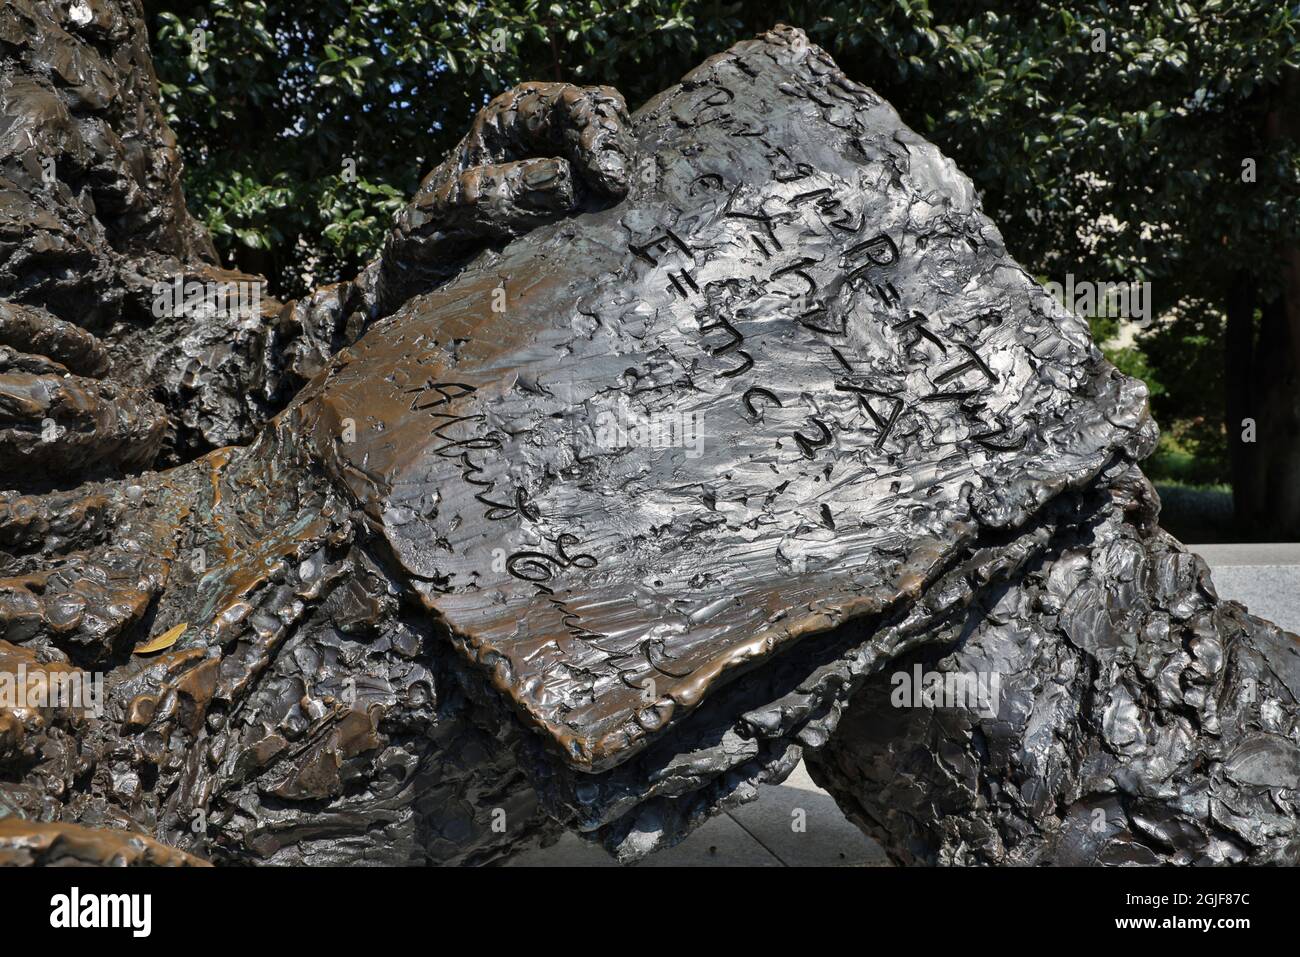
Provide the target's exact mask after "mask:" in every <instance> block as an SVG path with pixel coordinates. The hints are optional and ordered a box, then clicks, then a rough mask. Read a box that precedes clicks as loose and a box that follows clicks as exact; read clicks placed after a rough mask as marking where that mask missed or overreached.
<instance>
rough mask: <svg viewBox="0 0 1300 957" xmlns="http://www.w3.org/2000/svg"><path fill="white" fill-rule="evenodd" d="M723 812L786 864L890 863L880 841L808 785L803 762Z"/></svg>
mask: <svg viewBox="0 0 1300 957" xmlns="http://www.w3.org/2000/svg"><path fill="white" fill-rule="evenodd" d="M728 813H729V814H730V816H731V817H732V818H733V819H734V820H735V821H736V822H737V823H738V824H740V826H741V827H743V828H744V829H745V830H746V831H747V832H748V833H749V834H751V835H752V836H753V837H754V839H755V840H757V841H758V842H759V843H760V844H762V845H763V846H764V847H766V848H767V849H768V850H769V851H771V852H772V853H773V854H775V855H776V856H777V857H778V858H780V860H781V862H782V863H783V864H786V865H787V866H789V867H827V866H842V867H867V866H880V865H887V864H888V863H889V861H888V859H887V858H886V857H885V853H884V851H882V850H881V849H880V845H878V844H876V842H875V841H873V840H871V839H870V838H868V837H867V836H866V835H865V834H863V833H862V832H861V831H859V830H858V829H857V827H856V826H855V825H853V824H850V823H849V821H848V820H847V819H846V818H845V817H844V815H843V814H842V813H840V809H839V807H837V806H836V804H835V801H834V800H833V799H832V798H831V796H830V795H829V794H827V793H826V792H825V791H823V790H822V789H821V788H819V787H817V785H815V784H813V781H812V778H810V777H809V776H808V771H807V770H806V769H805V768H804V766H803V764H800V765H799V767H797V768H796V769H795V770H794V773H793V774H791V775H790V777H788V778H787V779H786V781H785V783H784V784H782V785H779V786H777V787H766V788H763V789H762V792H761V794H760V796H759V799H758V800H757V801H755V802H754V803H752V804H746V805H744V806H742V807H738V808H735V809H733V810H731V811H729V812H728ZM796 826H799V827H801V828H802V829H801V830H798V829H796Z"/></svg>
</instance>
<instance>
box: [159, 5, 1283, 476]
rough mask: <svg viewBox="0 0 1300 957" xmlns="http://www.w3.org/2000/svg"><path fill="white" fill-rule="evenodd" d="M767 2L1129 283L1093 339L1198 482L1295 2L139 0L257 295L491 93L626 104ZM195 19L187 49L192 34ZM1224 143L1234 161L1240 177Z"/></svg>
mask: <svg viewBox="0 0 1300 957" xmlns="http://www.w3.org/2000/svg"><path fill="white" fill-rule="evenodd" d="M777 21H784V22H788V23H791V24H794V25H797V26H802V27H803V28H804V29H806V30H807V31H808V32H809V34H810V35H811V36H812V38H813V39H814V40H815V41H816V42H818V43H819V44H821V45H822V46H824V47H825V48H826V49H827V50H829V51H830V52H831V54H832V55H833V56H835V57H836V59H837V60H838V61H839V62H840V64H841V66H843V67H844V69H845V70H846V72H848V73H849V75H851V76H853V77H855V78H857V79H859V80H861V81H863V82H864V83H866V84H868V85H869V86H872V87H873V88H875V89H876V90H878V91H879V92H880V93H881V94H883V95H884V96H885V97H887V98H888V99H889V100H890V101H891V102H892V103H893V104H894V105H895V106H896V107H897V108H898V110H899V112H900V113H901V114H902V116H903V118H904V119H905V121H907V122H908V123H909V124H910V125H911V126H913V127H914V128H916V129H917V130H918V131H920V132H921V133H923V134H924V135H925V136H927V137H928V138H930V139H932V140H934V141H935V142H936V143H937V144H939V146H940V147H942V148H943V149H944V150H945V151H946V152H948V153H949V154H950V155H952V156H953V157H954V158H955V159H956V160H957V162H958V164H959V165H960V166H961V168H962V169H963V170H965V171H966V173H967V174H969V175H970V176H971V178H972V179H973V180H974V181H975V183H976V185H977V187H978V188H979V189H980V190H981V192H982V194H983V197H984V202H985V206H986V208H987V209H988V211H989V214H990V215H991V216H992V218H993V219H994V221H995V222H998V223H999V224H1000V225H1001V227H1002V230H1003V233H1004V235H1005V236H1006V238H1007V241H1008V244H1009V246H1010V248H1011V251H1012V253H1013V254H1014V255H1015V256H1016V258H1017V259H1019V260H1020V261H1021V262H1023V263H1024V264H1025V265H1026V266H1027V267H1028V268H1030V269H1031V270H1032V271H1033V272H1034V273H1036V274H1039V275H1041V276H1043V277H1044V278H1047V279H1055V280H1057V281H1063V280H1064V277H1065V274H1067V273H1073V274H1074V276H1075V277H1076V278H1077V279H1080V280H1087V281H1093V282H1101V281H1107V280H1117V281H1118V280H1122V281H1144V280H1145V281H1150V282H1151V284H1152V291H1153V294H1154V310H1153V312H1154V315H1155V316H1156V317H1157V327H1156V329H1155V330H1154V331H1152V332H1150V333H1148V334H1146V335H1143V336H1139V337H1138V339H1137V340H1136V341H1135V342H1128V341H1127V340H1125V341H1126V342H1127V345H1125V346H1123V347H1117V348H1115V349H1112V350H1111V351H1112V355H1113V356H1114V357H1115V358H1116V359H1117V361H1118V362H1119V363H1120V364H1121V366H1122V367H1124V368H1125V369H1126V370H1127V371H1130V372H1133V373H1135V374H1140V375H1142V376H1143V377H1144V378H1146V379H1147V380H1148V381H1149V382H1150V383H1152V385H1153V387H1154V388H1153V391H1154V392H1156V393H1157V394H1156V403H1157V405H1156V411H1157V413H1158V414H1159V416H1160V418H1161V420H1162V422H1164V423H1165V424H1166V425H1168V426H1171V427H1173V428H1174V430H1175V431H1176V432H1178V433H1179V434H1178V436H1177V437H1178V440H1179V442H1180V443H1181V445H1182V447H1184V448H1185V449H1187V450H1189V451H1190V452H1192V453H1193V454H1194V457H1195V458H1197V460H1198V462H1199V463H1200V466H1201V467H1203V469H1202V473H1203V474H1201V475H1200V477H1201V478H1202V479H1204V480H1206V481H1222V480H1223V479H1224V477H1225V475H1226V464H1225V463H1226V460H1227V459H1226V452H1225V440H1224V429H1223V412H1222V409H1223V389H1224V383H1223V375H1222V361H1221V359H1220V358H1219V350H1220V349H1221V342H1222V329H1221V326H1222V322H1223V319H1222V316H1221V309H1222V304H1223V300H1224V297H1225V295H1226V291H1227V289H1228V287H1229V285H1230V283H1231V282H1232V279H1233V277H1234V276H1240V275H1242V274H1243V273H1244V274H1249V275H1250V276H1251V277H1254V278H1255V280H1256V282H1255V285H1256V286H1257V288H1258V289H1259V292H1260V295H1261V296H1262V297H1264V298H1266V299H1267V298H1272V297H1274V296H1276V295H1277V294H1278V291H1279V289H1280V283H1279V279H1278V277H1279V276H1280V274H1281V270H1280V265H1279V261H1278V256H1279V253H1280V251H1281V250H1283V249H1285V248H1287V247H1292V246H1295V245H1296V232H1297V229H1300V153H1297V149H1296V146H1295V144H1294V143H1293V142H1292V141H1291V140H1290V139H1288V138H1286V137H1285V136H1284V135H1280V134H1279V133H1278V129H1279V128H1281V129H1282V130H1283V132H1285V129H1286V127H1285V124H1282V125H1281V126H1280V127H1279V124H1278V123H1277V122H1275V116H1276V111H1277V110H1279V109H1280V108H1285V104H1281V103H1279V99H1280V97H1279V91H1280V89H1281V85H1282V82H1283V78H1284V75H1285V73H1286V71H1287V70H1288V69H1295V68H1296V65H1297V63H1300V6H1297V5H1296V4H1286V3H1279V2H1277V0H1257V2H1234V0H1210V2H1196V3H1193V2H1186V3H1179V2H1170V0H1155V2H1149V3H1145V4H1142V5H1138V6H1130V5H1128V4H1126V3H1116V4H1108V3H1065V2H1038V3H1033V2H1017V3H1006V4H989V3H978V2H948V3H934V4H931V3H924V2H908V0H881V2H859V3H849V2H828V3H797V2H794V3H791V2H786V3H780V2H778V3H772V2H768V0H764V2H738V3H718V2H691V0H640V2H636V0H632V2H627V0H579V2H569V3H550V4H547V3H536V2H515V3H510V2H498V0H487V2H479V3H454V4H446V3H428V2H401V0H375V2H369V3H363V2H351V3H349V2H343V0H318V2H310V3H303V2H295V3H285V2H281V0H262V2H256V0H246V2H239V0H210V2H207V3H189V4H186V3H179V2H168V0H161V2H160V3H158V4H154V5H151V9H150V22H151V29H152V31H153V36H152V39H153V46H154V52H155V58H156V62H157V67H158V72H159V77H160V80H161V81H162V83H163V92H164V97H165V100H166V103H167V105H168V108H169V110H170V113H171V115H170V119H171V122H172V124H173V127H174V128H175V130H176V132H177V135H178V137H179V139H180V141H181V143H182V146H183V148H184V150H185V156H186V160H187V164H188V168H187V172H186V185H187V189H188V195H189V198H190V204H191V207H192V208H193V209H194V210H195V212H196V213H197V214H198V215H199V216H201V217H202V218H203V219H205V220H206V222H207V223H208V224H209V225H210V226H211V227H212V229H213V232H214V233H215V236H216V240H217V243H218V245H219V247H220V248H221V250H222V253H223V255H224V256H225V257H226V258H227V260H228V261H233V262H236V263H238V264H239V265H241V266H243V267H245V268H249V269H254V270H257V271H260V272H263V273H266V274H268V275H269V276H270V278H271V279H272V282H273V285H275V286H276V287H278V289H279V291H280V292H281V293H283V294H296V293H301V292H302V291H304V290H305V289H306V288H307V287H308V285H309V284H312V283H319V282H322V281H328V280H332V279H336V278H339V277H341V276H344V275H349V274H351V273H353V272H354V271H355V269H356V268H357V266H358V265H359V264H360V263H362V262H364V261H365V260H366V259H367V258H368V257H369V255H370V254H371V253H372V252H373V250H374V249H375V248H376V246H377V244H378V242H379V239H380V237H381V235H382V232H383V228H384V226H385V224H386V223H387V221H388V219H389V216H390V215H391V213H392V211H393V209H394V208H395V207H396V206H398V205H399V204H400V203H401V202H402V201H403V199H404V198H405V197H406V196H407V195H409V194H410V193H411V192H412V191H413V190H414V188H415V186H416V184H417V183H418V181H419V177H420V176H421V175H423V173H425V172H427V171H428V170H429V169H430V168H432V167H433V166H434V165H435V164H436V163H437V161H438V160H439V159H440V158H441V156H442V155H443V153H444V152H445V151H446V150H447V149H449V148H450V147H451V146H452V145H453V144H454V143H455V142H456V140H457V139H458V138H459V137H460V136H461V134H462V132H463V131H464V129H465V128H466V126H467V124H468V122H469V119H470V117H471V116H472V115H473V113H474V112H475V111H476V110H477V109H478V107H479V106H481V105H482V104H483V103H484V102H486V100H487V99H488V98H489V97H490V96H492V95H494V94H496V93H498V92H500V91H502V90H504V89H506V88H508V87H510V86H511V85H513V84H515V83H517V82H520V81H523V80H530V79H531V80H536V79H540V80H551V79H563V80H569V81H573V82H577V83H602V84H608V85H611V86H615V87H617V88H618V89H619V90H621V91H622V92H623V93H624V95H625V96H626V97H627V99H628V103H629V106H630V107H632V108H635V107H636V106H638V105H639V104H640V103H641V102H642V101H643V100H644V99H645V98H646V97H648V96H649V95H651V94H653V93H654V92H656V91H658V90H660V89H662V88H663V87H665V86H667V85H669V84H671V83H672V82H675V81H676V80H677V79H678V78H679V77H680V75H681V74H682V73H683V72H685V71H686V70H688V69H689V68H690V67H691V66H693V65H694V64H696V63H697V62H699V61H700V60H701V59H703V58H704V57H705V56H706V55H709V54H712V53H714V52H717V51H720V50H722V49H725V48H726V47H727V46H728V45H730V44H731V43H733V42H735V41H736V40H738V39H741V38H744V37H746V36H749V35H752V34H754V33H756V32H758V31H759V30H762V29H765V28H767V27H769V26H771V25H772V24H773V23H775V22H777ZM199 28H201V29H202V30H203V31H204V33H203V39H204V41H205V44H206V52H203V53H195V52H194V49H193V44H192V38H193V35H194V34H193V31H194V30H195V29H199ZM1291 109H1292V110H1294V109H1295V107H1294V106H1292V107H1291ZM347 157H351V158H354V159H355V160H356V179H355V181H352V182H349V181H347V180H345V178H344V160H345V158H347ZM1246 159H1250V160H1253V161H1254V165H1255V182H1253V183H1246V182H1243V181H1242V171H1243V161H1245V160H1246ZM1117 331H1122V329H1119V330H1117Z"/></svg>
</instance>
